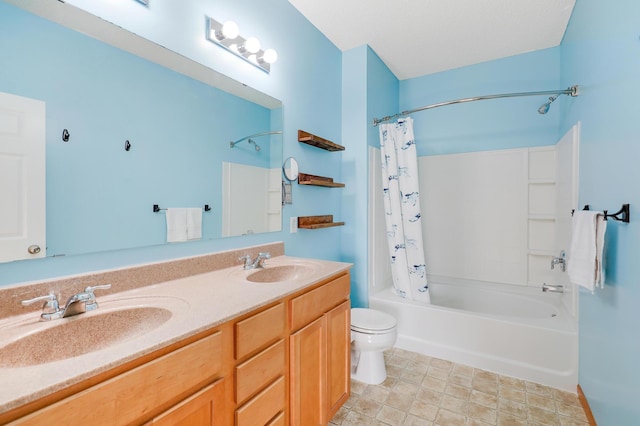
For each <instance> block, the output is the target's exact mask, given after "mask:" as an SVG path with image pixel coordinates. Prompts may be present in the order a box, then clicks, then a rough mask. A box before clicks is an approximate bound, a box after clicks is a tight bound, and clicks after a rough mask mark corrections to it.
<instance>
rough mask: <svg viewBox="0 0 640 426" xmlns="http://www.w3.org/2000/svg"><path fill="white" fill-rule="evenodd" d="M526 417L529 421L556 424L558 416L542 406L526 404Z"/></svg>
mask: <svg viewBox="0 0 640 426" xmlns="http://www.w3.org/2000/svg"><path fill="white" fill-rule="evenodd" d="M527 416H528V417H527V418H528V420H529V421H534V422H538V423H541V424H543V425H548V426H550V425H557V424H558V416H557V415H556V413H554V412H552V411H547V410H545V409H543V408H538V407H532V406H530V405H528V406H527Z"/></svg>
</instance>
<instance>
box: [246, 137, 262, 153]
mask: <svg viewBox="0 0 640 426" xmlns="http://www.w3.org/2000/svg"><path fill="white" fill-rule="evenodd" d="M247 142H249V143H250V144H252V145H253V146H254V147H255V148H256V151H260V149H261V148H260V145H258V144H257V143H255V142H254V141H253V139H249V140H248V141H247Z"/></svg>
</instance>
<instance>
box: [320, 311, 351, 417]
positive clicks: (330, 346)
mask: <svg viewBox="0 0 640 426" xmlns="http://www.w3.org/2000/svg"><path fill="white" fill-rule="evenodd" d="M326 317H327V386H326V390H327V402H328V410H329V412H328V416H327V418H328V419H331V418H333V416H334V415H335V414H336V412H337V411H338V409H339V408H340V407H341V406H342V404H344V402H345V401H346V400H347V399H348V398H349V392H350V383H351V380H350V375H351V370H350V367H351V360H350V359H351V304H350V302H349V301H348V300H347V301H345V302H344V303H342V304H341V305H338V306H336V307H335V308H333V309H332V310H331V311H329V312H327V314H326Z"/></svg>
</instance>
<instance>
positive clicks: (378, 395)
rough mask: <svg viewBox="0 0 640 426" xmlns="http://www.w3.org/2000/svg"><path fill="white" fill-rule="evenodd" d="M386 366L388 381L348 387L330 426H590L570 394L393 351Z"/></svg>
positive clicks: (425, 357) (387, 356) (577, 402)
mask: <svg viewBox="0 0 640 426" xmlns="http://www.w3.org/2000/svg"><path fill="white" fill-rule="evenodd" d="M385 361H386V364H387V380H386V381H385V382H383V383H382V384H380V385H376V386H374V385H366V384H364V383H360V382H356V381H352V383H351V397H350V398H349V400H348V401H347V402H346V403H345V404H344V406H343V407H342V408H341V409H340V411H338V413H337V414H336V415H335V417H334V418H333V419H331V422H330V425H344V426H346V425H358V426H361V425H394V426H395V425H398V426H404V425H407V426H408V425H411V426H414V425H415V426H417V425H428V426H435V425H441V426H457V425H460V426H487V425H498V426H512V425H513V426H520V425H526V426H550V425H557V426H588V425H589V423H588V421H587V417H586V416H585V414H584V411H583V409H582V406H581V405H580V402H579V400H578V397H577V396H576V395H574V394H572V393H569V392H564V391H561V390H558V389H553V388H550V387H547V386H542V385H539V384H536V383H531V382H527V381H524V380H520V379H514V378H512V377H506V376H501V375H498V374H495V373H490V372H488V371H484V370H480V369H477V368H472V367H469V366H466V365H461V364H455V363H452V362H450V361H445V360H442V359H438V358H432V357H429V356H426V355H421V354H417V353H414V352H409V351H405V350H402V349H397V348H394V349H391V350H389V351H387V352H385Z"/></svg>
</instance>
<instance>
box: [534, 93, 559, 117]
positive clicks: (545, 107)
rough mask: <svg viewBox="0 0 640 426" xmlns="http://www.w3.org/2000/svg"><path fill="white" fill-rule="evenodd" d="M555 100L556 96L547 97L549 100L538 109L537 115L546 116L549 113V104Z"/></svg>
mask: <svg viewBox="0 0 640 426" xmlns="http://www.w3.org/2000/svg"><path fill="white" fill-rule="evenodd" d="M556 99H558V95H555V96H549V100H548V101H547V102H545V103H543V104H542V105H541V106H540V108H538V113H539V114H546V113H548V112H549V107H550V106H551V103H552V102H553V101H555V100H556Z"/></svg>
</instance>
